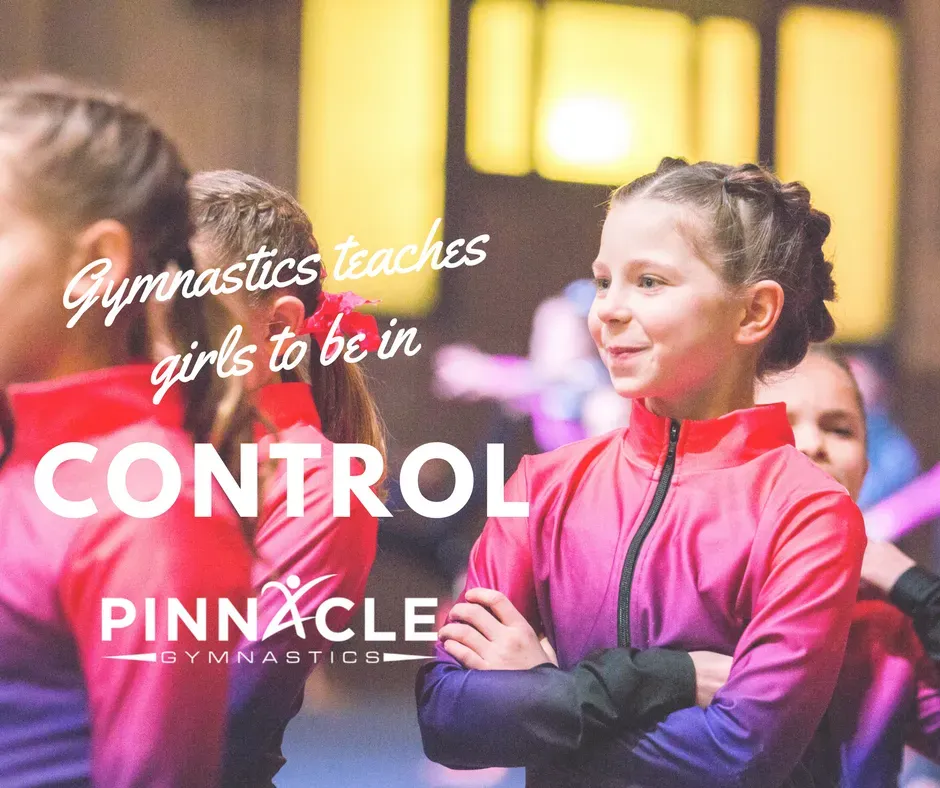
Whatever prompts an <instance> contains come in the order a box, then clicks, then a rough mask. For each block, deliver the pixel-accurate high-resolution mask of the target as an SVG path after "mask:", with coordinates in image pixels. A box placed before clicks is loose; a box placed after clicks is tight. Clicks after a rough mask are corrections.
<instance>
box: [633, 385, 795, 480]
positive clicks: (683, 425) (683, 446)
mask: <svg viewBox="0 0 940 788" xmlns="http://www.w3.org/2000/svg"><path fill="white" fill-rule="evenodd" d="M670 424H671V420H670V419H667V418H664V417H661V416H657V415H655V414H653V413H651V412H650V411H649V410H648V409H647V408H646V406H645V405H644V404H643V402H642V400H633V404H632V408H631V411H630V426H629V427H628V428H627V430H626V432H625V434H624V452H625V453H626V455H627V456H628V457H629V458H630V459H631V460H633V461H634V462H635V463H638V464H640V465H646V466H652V467H660V466H662V465H663V463H664V462H665V458H666V450H667V448H668V446H669V428H670ZM788 444H789V445H793V430H792V429H791V428H790V423H789V422H788V421H787V410H786V406H785V405H784V404H783V403H780V402H776V403H773V404H771V405H756V406H755V407H753V408H746V409H744V410H735V411H732V412H731V413H727V414H725V415H724V416H721V417H719V418H717V419H708V420H706V421H691V420H689V421H683V422H680V427H679V442H678V444H677V446H676V470H677V472H679V471H680V470H681V471H683V472H685V473H689V472H695V471H704V470H716V469H718V468H729V467H732V466H735V465H742V464H744V463H746V462H748V461H749V460H752V459H754V458H755V457H757V456H758V455H761V454H763V453H764V452H767V451H770V450H771V449H776V448H778V447H780V446H785V445H788Z"/></svg>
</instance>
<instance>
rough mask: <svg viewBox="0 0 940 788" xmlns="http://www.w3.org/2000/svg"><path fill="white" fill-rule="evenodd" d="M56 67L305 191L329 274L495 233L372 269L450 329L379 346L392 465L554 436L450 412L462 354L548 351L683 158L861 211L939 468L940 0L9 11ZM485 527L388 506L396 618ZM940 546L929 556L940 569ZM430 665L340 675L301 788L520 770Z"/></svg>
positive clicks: (395, 623) (7, 67) (858, 305)
mask: <svg viewBox="0 0 940 788" xmlns="http://www.w3.org/2000/svg"><path fill="white" fill-rule="evenodd" d="M48 71H51V72H57V73H62V74H66V75H69V76H73V77H77V78H82V79H88V80H92V81H94V82H96V83H99V84H103V85H106V86H110V87H114V88H117V89H119V90H121V91H122V92H124V93H126V94H129V95H130V96H132V97H135V98H136V99H138V100H139V101H140V102H141V103H142V104H143V105H144V106H145V107H146V108H147V109H148V110H149V111H150V112H151V113H152V114H153V115H154V117H155V118H156V119H157V120H158V122H160V123H161V124H162V125H163V126H164V127H165V128H167V129H168V130H169V132H170V133H171V135H172V136H173V137H174V138H175V139H176V140H177V142H178V143H179V145H180V147H181V148H182V150H183V152H184V154H185V157H186V158H187V160H188V162H189V164H190V167H191V168H192V169H194V170H198V169H216V168H236V169H241V170H246V171H248V172H251V173H254V174H256V175H259V176H261V177H263V178H265V179H267V180H270V181H272V182H273V183H275V184H277V185H279V186H282V187H284V188H287V189H289V190H292V191H295V192H296V193H297V194H298V195H299V197H300V199H301V201H302V203H303V204H304V206H305V208H306V209H307V210H308V211H309V212H310V214H311V216H312V218H313V221H314V227H315V229H316V234H317V237H318V239H319V241H320V247H321V250H322V251H323V253H324V260H325V261H326V263H327V266H328V268H331V263H332V261H333V260H334V259H335V256H336V253H335V252H333V251H332V247H333V246H334V245H336V244H338V243H341V242H343V241H345V240H346V239H347V237H348V236H349V235H355V236H356V239H357V240H358V241H359V242H360V243H361V244H362V246H363V247H364V248H367V249H370V250H375V249H379V248H389V247H391V248H396V249H397V248H401V247H402V246H405V245H406V244H416V245H417V246H418V247H419V248H420V247H421V246H422V245H423V244H424V242H425V239H426V237H427V235H428V232H429V230H430V229H431V228H432V225H433V224H434V222H435V220H436V219H437V218H438V217H441V218H442V219H443V224H442V228H441V231H440V232H439V234H438V237H440V238H443V240H444V241H445V243H446V242H449V241H450V240H453V239H456V238H466V239H469V238H472V237H474V236H477V235H480V234H482V233H486V234H488V235H489V236H490V240H489V241H488V242H487V243H486V244H485V249H486V251H487V257H486V260H485V262H484V263H483V264H481V265H479V266H476V267H473V268H467V267H461V268H457V269H454V270H446V269H445V270H443V271H439V272H434V271H432V270H431V269H430V267H426V268H425V270H423V271H422V272H421V273H420V274H411V275H408V276H391V277H386V276H381V277H377V278H375V279H366V280H360V281H358V282H355V283H353V284H354V289H356V290H357V292H360V293H361V294H362V295H366V296H369V297H378V298H381V299H382V304H381V305H380V307H379V310H380V313H379V316H380V323H382V321H383V320H387V319H389V318H391V317H392V316H395V317H397V318H398V319H399V325H400V326H411V325H414V326H417V327H418V334H419V339H420V341H421V343H422V350H421V351H420V353H418V354H417V355H416V356H414V357H411V358H409V357H406V356H404V355H399V356H396V357H395V358H393V359H390V360H383V361H378V360H375V359H372V360H369V361H367V362H365V363H366V366H367V368H368V372H369V373H370V375H371V377H372V380H373V382H374V385H375V388H376V391H377V394H378V398H379V402H380V405H381V406H382V409H383V412H384V415H385V418H386V421H387V423H388V427H389V432H390V438H391V459H392V463H391V464H392V468H391V470H392V473H393V475H394V473H395V471H396V469H397V466H398V464H400V462H401V460H402V459H403V457H404V456H405V455H406V454H407V453H408V452H409V451H410V450H411V449H412V448H414V447H415V446H417V445H419V444H422V443H425V442H428V441H437V440H441V441H446V442H449V443H452V444H455V445H456V446H458V447H459V448H461V449H462V450H463V451H464V452H465V453H466V454H468V455H472V454H473V453H474V451H475V450H476V449H478V447H479V446H480V444H481V443H482V442H483V441H484V440H486V439H489V440H499V441H500V442H506V443H507V444H508V446H507V457H508V458H509V459H508V461H507V464H508V465H510V466H513V465H514V463H515V462H516V461H518V457H519V455H520V454H521V453H522V452H525V451H536V450H537V448H538V446H539V445H544V442H542V443H541V444H540V442H539V441H537V440H536V437H535V436H533V431H532V426H531V413H529V414H528V415H527V410H526V408H525V407H516V408H510V409H508V411H507V408H506V407H504V406H501V405H499V404H498V403H494V402H492V401H487V398H486V397H482V396H476V397H464V398H463V399H464V400H468V399H469V400H473V401H456V400H455V401H451V402H449V403H448V404H446V405H444V404H443V400H442V399H441V395H443V394H449V395H450V396H451V397H453V396H455V394H454V391H453V386H452V385H451V386H449V387H448V386H446V385H445V386H443V387H442V385H441V380H440V375H441V371H440V368H438V379H437V381H435V354H436V352H437V351H438V350H439V349H440V348H442V347H445V346H447V345H452V344H454V343H464V344H469V345H472V346H474V347H475V348H477V349H478V351H479V352H482V353H487V354H507V355H513V356H519V357H522V356H525V355H526V354H527V353H529V350H530V332H531V331H532V321H533V315H534V314H536V311H537V308H538V307H539V304H540V303H541V302H543V301H544V300H545V299H547V298H550V297H553V296H556V295H558V294H559V293H561V292H562V291H563V289H564V288H565V287H566V286H567V285H568V284H569V283H571V282H572V281H573V280H576V279H578V278H582V277H585V276H588V275H589V274H588V272H589V267H590V263H591V261H592V259H593V256H594V254H595V252H596V248H597V242H598V237H599V229H600V225H601V222H602V220H603V216H604V202H605V200H606V197H607V196H608V194H609V191H610V187H611V186H615V185H618V184H620V183H623V182H625V181H627V180H630V179H632V178H634V177H636V176H638V175H640V174H642V173H644V172H647V171H649V170H651V169H653V168H654V167H655V166H656V163H657V162H658V160H659V159H660V158H661V157H662V156H666V155H669V156H684V157H686V158H688V159H690V160H698V159H713V160H719V161H726V162H732V163H738V162H743V161H752V160H759V161H761V162H763V163H767V164H770V165H771V166H773V167H774V168H775V169H776V170H777V172H778V173H779V174H780V175H781V176H782V177H783V178H785V179H798V180H801V181H803V182H805V183H806V185H807V186H808V187H809V188H810V190H811V191H812V193H813V197H814V203H815V204H816V205H817V207H819V208H820V209H822V210H824V211H826V212H828V213H829V214H830V215H831V216H832V217H833V222H834V229H833V233H832V236H831V239H830V241H829V251H830V253H831V254H832V255H833V257H834V261H835V267H836V275H837V280H838V286H839V293H840V301H839V304H838V306H837V309H836V314H837V320H838V324H839V335H838V337H837V339H838V341H839V342H840V343H841V344H843V345H846V346H847V347H848V348H849V349H850V350H851V351H853V352H856V353H859V354H860V357H861V358H863V359H865V360H866V361H867V362H868V363H869V364H870V365H871V367H872V368H873V369H875V370H877V371H878V372H879V373H880V375H881V379H882V382H883V387H882V391H881V395H880V396H881V398H882V401H883V404H884V406H885V408H886V409H888V410H889V411H890V412H891V414H892V417H893V419H894V421H896V422H897V423H898V424H899V425H900V427H901V428H902V429H903V430H904V431H905V432H906V433H907V434H908V435H909V436H911V440H912V442H913V445H914V448H915V449H916V452H917V455H918V456H919V461H920V465H921V467H923V468H928V467H931V466H933V465H934V464H935V463H936V462H937V461H938V460H940V420H938V418H937V403H938V397H940V348H938V344H940V311H938V308H937V307H938V304H940V134H938V133H937V130H938V126H940V3H938V2H937V0H843V1H842V2H836V1H832V2H785V1H784V0H659V1H655V2H654V1H653V0H650V1H648V2H645V1H644V0H630V1H629V2H618V1H615V0H610V1H602V0H592V1H591V2H581V1H580V0H543V1H539V0H476V2H471V1H470V0H451V2H447V0H133V2H118V1H117V0H110V1H109V0H70V2H67V3H63V2H58V1H57V0H2V2H0V76H4V77H9V76H17V75H26V74H32V73H36V72H48ZM327 286H328V287H329V286H330V281H329V280H328V282H327ZM332 286H333V288H336V289H343V288H344V287H346V286H347V284H346V283H342V284H339V283H336V282H333V283H332ZM533 352H534V348H533ZM435 391H436V392H437V393H435ZM489 399H492V398H489ZM507 412H509V416H508V417H507ZM510 469H511V468H508V469H507V470H510ZM427 471H428V473H427V474H426V478H425V479H424V482H426V484H427V485H429V489H430V490H431V491H432V492H433V491H434V490H435V489H440V490H442V491H443V492H442V493H441V495H440V497H444V496H446V494H447V493H448V492H449V488H448V474H447V472H446V471H444V470H441V469H436V468H434V467H429V468H428V469H427ZM430 494H431V493H430V492H429V495H430ZM393 500H394V496H393ZM481 526H482V518H480V517H478V516H477V513H475V512H474V511H468V512H467V513H466V516H465V517H463V518H462V519H461V521H460V522H456V523H448V524H446V528H444V526H442V525H441V524H428V523H421V522H417V521H415V519H414V516H413V515H409V513H407V512H401V513H399V514H397V515H396V516H395V517H393V518H391V519H390V520H387V521H385V522H384V523H383V525H382V541H381V550H380V554H379V558H378V561H377V564H376V568H375V571H374V574H373V577H372V580H371V583H370V588H369V592H368V594H369V595H370V596H373V597H375V598H376V606H377V609H378V611H379V613H380V615H379V618H380V625H386V626H388V627H391V628H396V627H397V628H398V630H399V631H400V630H401V628H402V626H403V621H402V619H403V612H402V599H403V598H404V597H436V598H439V599H441V600H442V602H443V600H445V599H446V598H447V597H448V596H449V595H450V594H451V587H452V584H453V583H454V582H455V580H456V581H458V582H459V578H458V577H457V573H458V571H459V570H458V567H459V565H460V564H461V562H462V561H463V560H464V557H465V551H466V548H467V546H468V545H469V544H470V543H471V542H472V539H473V537H474V536H475V534H476V532H478V530H479V528H480V527H481ZM443 531H446V533H444V536H443V538H440V537H441V533H442V532H443ZM932 532H933V529H932V528H931V527H929V526H926V527H921V528H919V529H918V530H916V531H914V532H913V533H912V534H911V535H910V536H908V537H906V539H905V541H904V542H903V544H902V546H903V547H905V548H906V549H907V550H908V551H909V552H911V553H912V554H913V555H914V556H915V557H917V558H918V559H920V560H921V561H923V562H924V563H926V564H929V565H932V566H934V567H936V566H937V563H938V559H940V540H938V541H937V543H936V544H935V543H934V541H933V539H932ZM348 647H349V648H350V649H355V648H357V645H356V641H353V642H352V643H350V644H348ZM358 647H359V648H362V644H359V646H358ZM414 671H415V665H414V663H405V664H399V665H382V666H364V665H360V666H338V665H337V666H333V667H330V666H326V669H324V670H319V671H317V672H316V673H315V674H314V677H313V678H312V679H311V686H310V691H309V692H308V699H307V704H306V706H305V709H304V712H303V714H302V715H301V716H300V717H299V718H298V719H297V720H296V721H295V722H294V723H293V725H292V726H291V729H290V731H289V736H288V739H289V741H288V749H287V755H288V766H287V767H285V769H284V771H283V772H282V774H281V776H280V778H279V781H278V784H279V785H282V786H306V785H351V786H372V785H375V786H393V785H402V786H411V785H474V786H483V785H504V786H509V785H521V784H522V782H521V777H520V776H519V775H518V774H517V773H508V774H503V773H498V772H495V773H488V774H476V773H469V774H466V775H456V774H445V773H443V772H442V771H440V770H435V769H433V768H432V767H431V766H430V765H429V764H427V763H426V762H425V761H424V760H423V757H422V756H421V749H420V741H419V739H418V734H417V727H416V724H415V722H414V701H413V696H412V694H411V693H412V679H413V675H414Z"/></svg>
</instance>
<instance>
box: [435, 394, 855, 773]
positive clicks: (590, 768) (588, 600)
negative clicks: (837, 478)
mask: <svg viewBox="0 0 940 788" xmlns="http://www.w3.org/2000/svg"><path fill="white" fill-rule="evenodd" d="M792 443H793V435H792V431H791V429H790V427H789V425H788V423H787V418H786V412H785V409H784V407H783V405H780V404H775V405H765V406H760V407H755V408H751V409H748V410H742V411H736V412H734V413H730V414H728V415H726V416H723V417H722V418H719V419H715V420H710V421H702V422H685V423H682V424H680V423H679V422H677V421H672V422H670V421H669V420H667V419H663V418H659V417H657V416H655V415H653V414H652V413H650V412H649V411H648V410H647V409H646V408H645V407H644V406H643V405H642V404H641V403H639V402H636V403H634V406H633V409H632V416H631V422H630V425H629V427H628V428H626V429H624V430H620V431H616V432H613V433H610V434H608V435H604V436H602V437H600V438H594V439H589V440H585V441H581V442H579V443H575V444H571V445H569V446H565V447H562V448H560V449H558V450H556V451H553V452H550V453H548V454H544V455H540V456H536V457H527V458H525V459H524V460H523V462H522V463H521V464H520V467H519V469H518V470H517V472H516V473H515V474H514V475H513V477H512V478H511V479H510V481H509V483H508V484H507V491H506V500H510V501H513V500H527V501H528V502H529V516H528V517H525V518H495V519H491V520H490V521H489V522H488V523H487V525H486V527H485V529H484V532H483V534H482V535H481V537H480V539H479V541H478V542H477V544H476V546H475V547H474V550H473V553H472V555H471V558H470V566H469V574H468V579H467V587H468V588H473V587H477V586H482V587H487V588H496V589H498V590H500V591H502V592H504V593H505V594H506V595H507V596H508V597H509V598H510V599H511V601H512V602H513V603H514V605H515V606H516V607H517V608H518V609H519V610H520V611H521V612H522V613H523V614H524V615H525V616H526V618H527V619H528V620H529V621H530V623H531V624H532V625H533V627H535V628H536V630H537V631H539V630H541V631H544V632H545V633H546V634H547V636H548V638H549V639H550V640H551V642H552V644H553V645H554V647H555V650H556V651H557V654H558V659H559V666H560V669H555V668H553V667H550V666H542V667H539V668H535V669H533V670H531V671H492V672H481V671H467V670H464V669H462V668H461V667H460V666H459V665H457V664H456V663H455V662H454V661H453V660H451V659H450V658H449V657H448V656H447V655H446V653H445V652H444V651H443V650H442V649H439V650H438V660H437V661H436V662H434V663H432V664H431V665H429V666H428V667H426V668H425V669H424V670H423V671H422V672H421V674H420V675H419V678H418V688H417V690H418V706H419V722H420V724H421V728H422V735H423V738H424V743H425V749H426V751H427V752H428V754H429V755H430V757H432V758H433V759H435V760H439V761H441V762H443V763H447V764H449V765H452V766H458V767H476V766H492V765H507V766H519V765H524V766H528V767H531V768H530V769H529V784H530V785H533V786H548V785H588V784H589V785H592V786H594V785H604V784H608V783H609V784H616V785H620V784H623V785H632V784H637V785H646V786H655V788H665V787H666V786H682V787H683V788H684V787H685V786H689V785H696V786H698V788H705V787H706V786H745V785H759V786H761V788H770V786H774V785H778V784H781V783H782V782H783V781H784V780H786V779H787V778H788V776H789V775H791V772H793V771H794V768H795V767H796V766H797V764H798V761H800V758H801V755H802V754H803V752H804V750H806V748H807V745H808V744H809V743H810V741H811V739H812V738H813V734H814V732H815V731H816V729H817V725H818V724H819V723H820V721H821V719H822V717H823V714H824V712H825V711H826V707H827V705H828V703H829V699H830V697H831V695H832V691H833V688H834V687H835V684H836V679H837V676H838V674H839V668H840V666H841V663H842V658H843V653H844V650H845V645H846V638H847V635H848V630H849V625H850V623H851V620H852V611H853V603H854V601H855V596H856V591H857V589H858V582H859V573H860V567H861V559H862V554H863V552H864V547H865V535H864V528H863V522H862V517H861V514H860V512H859V511H858V508H857V507H856V506H855V504H854V503H852V501H851V499H850V498H849V496H848V495H847V493H846V492H845V490H844V489H843V488H842V487H841V486H840V485H838V484H837V483H836V482H834V481H833V480H832V479H831V478H830V477H829V476H827V475H826V474H825V473H824V472H823V471H821V470H820V469H818V468H817V467H816V466H815V465H813V463H812V462H811V461H810V460H808V459H807V458H806V457H804V456H803V455H802V454H800V453H799V452H797V451H796V449H795V448H794V447H793V445H792ZM618 647H619V649H620V650H625V648H626V647H630V648H632V649H644V650H645V649H651V648H654V647H664V648H669V649H677V650H682V651H697V650H710V651H717V652H723V653H726V654H733V656H734V664H733V667H732V670H731V675H730V677H729V680H728V683H727V684H726V685H725V686H724V687H723V688H722V689H721V691H719V693H718V694H717V695H716V697H715V699H714V702H713V703H712V704H711V706H710V707H709V708H707V709H704V710H703V709H700V708H697V707H693V708H685V709H681V710H679V711H676V712H674V713H672V714H670V715H669V716H668V717H667V718H666V719H665V720H664V721H662V722H661V723H659V724H658V725H656V726H655V727H652V728H649V729H648V730H645V731H641V732H639V733H636V732H634V733H624V734H622V735H619V736H615V737H610V736H606V737H601V738H600V740H598V741H596V742H591V741H590V738H589V737H588V736H587V735H586V734H587V733H588V732H589V726H588V725H587V721H588V717H589V716H590V714H589V713H588V712H587V711H585V707H584V705H583V704H582V706H581V707H580V708H579V707H578V705H577V703H575V704H572V703H571V698H572V697H574V695H576V692H575V690H574V689H573V688H572V687H573V682H574V683H577V682H579V681H580V680H581V679H580V678H579V676H580V675H581V674H580V673H579V666H580V665H583V664H584V661H585V660H586V659H587V658H588V657H589V655H591V654H592V652H595V651H596V650H598V649H604V650H610V649H616V648H618ZM594 672H596V670H595V671H594ZM814 768H815V769H817V770H819V769H823V771H825V769H826V768H827V767H824V766H818V765H817V766H806V767H803V768H801V772H804V773H807V774H810V773H812V771H813V769H814ZM814 779H816V778H814ZM796 782H797V783H798V782H799V780H798V779H797V781H796ZM807 784H808V783H807Z"/></svg>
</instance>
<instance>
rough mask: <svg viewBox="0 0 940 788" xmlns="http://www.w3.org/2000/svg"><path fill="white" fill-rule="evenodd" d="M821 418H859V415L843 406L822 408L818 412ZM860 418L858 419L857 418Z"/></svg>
mask: <svg viewBox="0 0 940 788" xmlns="http://www.w3.org/2000/svg"><path fill="white" fill-rule="evenodd" d="M819 418H821V419H859V415H858V414H857V413H855V412H854V411H851V410H846V409H845V408H836V409H833V410H824V411H823V412H822V413H820V414H819ZM859 420H860V419H859Z"/></svg>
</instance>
